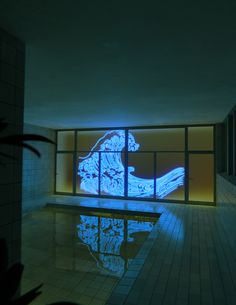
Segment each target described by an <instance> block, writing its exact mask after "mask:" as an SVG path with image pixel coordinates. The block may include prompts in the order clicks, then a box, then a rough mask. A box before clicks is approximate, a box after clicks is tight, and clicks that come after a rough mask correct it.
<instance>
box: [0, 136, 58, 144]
mask: <svg viewBox="0 0 236 305" xmlns="http://www.w3.org/2000/svg"><path fill="white" fill-rule="evenodd" d="M24 141H40V142H46V143H51V144H55V142H53V141H52V140H50V139H48V138H46V137H44V136H40V135H36V134H20V135H11V136H6V137H2V138H0V144H11V145H17V144H19V143H22V142H24Z"/></svg>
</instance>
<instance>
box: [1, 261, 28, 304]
mask: <svg viewBox="0 0 236 305" xmlns="http://www.w3.org/2000/svg"><path fill="white" fill-rule="evenodd" d="M23 269H24V266H23V265H22V264H21V263H16V264H14V265H12V266H11V267H10V268H9V269H8V270H7V271H6V272H5V274H4V276H3V277H2V279H1V281H0V287H1V290H2V292H1V300H5V301H9V300H11V299H12V298H13V296H14V295H15V293H16V291H17V289H18V287H19V285H20V280H21V276H22V272H23Z"/></svg>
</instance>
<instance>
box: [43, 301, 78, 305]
mask: <svg viewBox="0 0 236 305" xmlns="http://www.w3.org/2000/svg"><path fill="white" fill-rule="evenodd" d="M48 305H80V304H79V303H71V302H65V301H64V302H56V303H51V304H48Z"/></svg>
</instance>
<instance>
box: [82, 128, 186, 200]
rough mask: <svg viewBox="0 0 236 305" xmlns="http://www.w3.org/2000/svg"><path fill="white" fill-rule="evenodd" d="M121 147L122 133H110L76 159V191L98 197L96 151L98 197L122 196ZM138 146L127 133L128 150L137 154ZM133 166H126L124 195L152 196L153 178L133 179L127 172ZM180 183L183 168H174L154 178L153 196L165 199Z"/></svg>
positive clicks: (123, 171)
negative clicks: (126, 189) (125, 191)
mask: <svg viewBox="0 0 236 305" xmlns="http://www.w3.org/2000/svg"><path fill="white" fill-rule="evenodd" d="M124 147H125V131H124V130H112V131H108V132H106V133H105V134H104V136H102V137H101V138H100V139H98V141H97V142H96V144H95V145H94V146H93V148H92V149H91V152H90V153H89V154H88V155H87V156H86V157H79V168H78V175H79V176H80V177H81V182H80V189H81V190H84V191H86V192H88V193H90V194H98V181H99V153H98V151H99V152H101V153H100V154H101V160H100V161H101V162H100V164H101V165H100V166H101V167H100V191H101V194H109V195H112V196H124V173H125V169H124V165H123V163H122V150H123V149H124ZM138 149H139V144H138V143H136V142H135V138H134V136H133V135H132V134H131V133H130V132H129V134H128V151H133V152H134V151H137V150H138ZM134 171H135V168H134V167H133V166H129V167H128V196H129V197H153V195H154V179H144V178H141V177H136V176H134V175H132V174H131V173H132V172H134ZM183 184H184V167H176V168H174V169H173V170H171V171H170V172H169V173H167V174H165V175H163V176H162V177H160V178H157V179H156V196H157V198H160V199H162V198H165V197H166V196H167V195H168V194H170V193H171V192H173V191H175V190H176V189H177V188H178V187H180V186H183Z"/></svg>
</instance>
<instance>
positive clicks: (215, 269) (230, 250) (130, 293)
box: [53, 197, 236, 305]
mask: <svg viewBox="0 0 236 305" xmlns="http://www.w3.org/2000/svg"><path fill="white" fill-rule="evenodd" d="M55 199H56V197H54V198H53V201H54V202H57V203H59V202H60V203H65V202H66V203H67V204H80V205H87V206H96V205H97V206H103V207H104V206H110V204H115V206H114V208H119V207H118V205H119V204H122V208H131V209H137V208H138V209H139V210H142V208H144V209H145V210H149V211H152V212H161V213H162V216H161V217H160V219H159V221H158V222H157V223H156V225H155V227H154V230H153V231H152V232H151V233H150V235H149V237H148V239H147V240H146V242H145V243H144V245H143V247H142V248H141V250H140V251H139V253H138V255H137V256H136V258H135V260H134V261H133V262H132V264H131V265H130V266H129V269H128V271H127V272H126V273H125V275H124V277H123V278H122V279H121V280H120V281H119V282H118V284H115V288H114V289H113V291H112V295H111V296H110V298H109V300H108V301H107V304H109V305H119V304H125V305H132V304H135V305H136V304H137V305H139V304H140V305H141V304H142V305H154V304H155V305H159V304H160V305H161V304H162V305H187V304H188V305H195V304H196V305H234V304H236V226H235V223H236V222H235V220H236V209H235V208H229V207H228V206H225V207H224V206H221V207H217V208H215V207H204V206H188V205H180V204H164V203H163V204H158V203H153V202H151V203H149V204H148V203H147V202H145V203H141V202H131V201H124V202H123V203H122V202H120V201H116V200H114V201H112V200H108V201H106V200H102V199H94V200H91V201H89V200H87V199H86V198H85V199H83V200H82V201H81V199H78V197H71V199H70V200H71V202H69V200H67V201H65V199H66V197H64V198H61V199H59V198H57V199H56V200H55ZM79 202H80V203H79ZM86 202H87V203H86ZM65 276H66V277H65V278H66V279H68V280H69V279H70V275H69V274H67V275H66V274H65ZM94 285H95V286H96V284H95V283H94ZM112 288H113V287H111V289H112ZM99 290H101V289H99ZM92 291H93V289H91V290H90V293H92ZM62 294H63V291H62ZM89 297H91V296H89V291H88V298H89ZM92 304H95V305H96V302H95V303H94V302H93V303H91V305H92Z"/></svg>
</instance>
